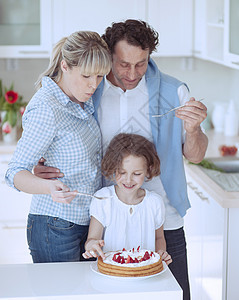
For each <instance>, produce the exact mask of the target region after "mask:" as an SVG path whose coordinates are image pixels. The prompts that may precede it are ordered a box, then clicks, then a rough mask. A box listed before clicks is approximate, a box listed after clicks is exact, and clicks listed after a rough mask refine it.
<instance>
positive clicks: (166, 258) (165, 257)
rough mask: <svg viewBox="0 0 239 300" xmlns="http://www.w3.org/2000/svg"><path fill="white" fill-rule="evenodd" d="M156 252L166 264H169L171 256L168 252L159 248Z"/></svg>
mask: <svg viewBox="0 0 239 300" xmlns="http://www.w3.org/2000/svg"><path fill="white" fill-rule="evenodd" d="M157 253H158V254H159V255H160V256H161V257H162V260H163V261H165V262H166V264H167V265H169V264H171V262H172V258H171V255H169V254H168V252H166V251H164V250H159V251H158V252H157Z"/></svg>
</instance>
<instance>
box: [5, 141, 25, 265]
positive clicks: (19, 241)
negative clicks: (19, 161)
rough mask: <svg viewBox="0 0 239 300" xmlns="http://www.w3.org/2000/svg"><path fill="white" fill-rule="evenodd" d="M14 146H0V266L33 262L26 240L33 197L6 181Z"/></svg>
mask: <svg viewBox="0 0 239 300" xmlns="http://www.w3.org/2000/svg"><path fill="white" fill-rule="evenodd" d="M14 148H15V147H14V146H0V241H1V246H0V264H4V263H8V264H10V263H27V262H31V256H30V252H29V250H28V245H27V239H26V224H27V215H28V212H29V208H30V202H31V195H29V194H25V193H23V192H18V191H16V190H14V189H12V188H10V187H9V186H8V185H7V184H6V183H5V180H4V176H5V172H6V170H7V166H8V162H9V161H10V159H11V156H12V154H8V153H12V152H13V151H14Z"/></svg>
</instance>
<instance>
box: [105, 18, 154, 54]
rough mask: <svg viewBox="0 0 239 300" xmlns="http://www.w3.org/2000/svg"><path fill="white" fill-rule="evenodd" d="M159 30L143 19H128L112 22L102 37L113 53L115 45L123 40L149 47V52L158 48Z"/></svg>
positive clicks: (144, 48)
mask: <svg viewBox="0 0 239 300" xmlns="http://www.w3.org/2000/svg"><path fill="white" fill-rule="evenodd" d="M158 36H159V34H158V32H157V31H155V30H154V29H153V28H152V27H150V26H149V25H148V24H147V23H146V22H144V21H141V20H130V19H129V20H126V21H125V22H119V23H112V26H111V27H108V28H106V30H105V34H103V35H102V38H103V39H104V40H105V41H106V43H107V44H108V47H109V49H110V52H111V54H113V53H114V50H115V45H116V44H117V43H118V42H119V41H122V40H125V41H127V43H128V44H130V45H133V46H136V47H141V48H142V50H146V49H149V54H151V53H152V52H153V51H155V50H156V47H157V45H158V42H159V40H158Z"/></svg>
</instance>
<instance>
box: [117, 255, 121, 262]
mask: <svg viewBox="0 0 239 300" xmlns="http://www.w3.org/2000/svg"><path fill="white" fill-rule="evenodd" d="M120 260H121V256H120V255H119V256H118V257H117V259H116V262H117V263H120Z"/></svg>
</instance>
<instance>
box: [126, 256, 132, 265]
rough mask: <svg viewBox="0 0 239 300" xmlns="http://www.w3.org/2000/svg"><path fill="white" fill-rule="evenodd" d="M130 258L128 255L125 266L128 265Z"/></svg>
mask: <svg viewBox="0 0 239 300" xmlns="http://www.w3.org/2000/svg"><path fill="white" fill-rule="evenodd" d="M130 258H131V257H130V256H129V255H128V257H127V259H126V264H129V263H130Z"/></svg>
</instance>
